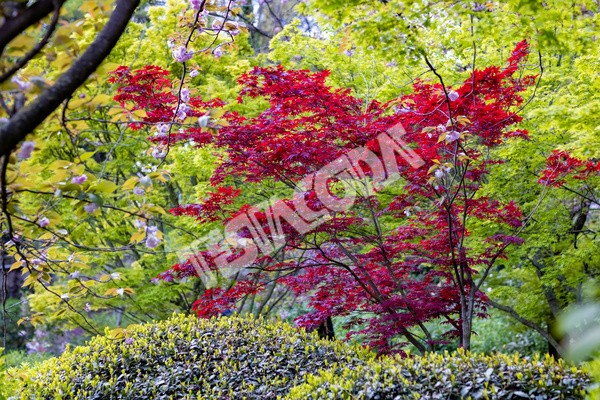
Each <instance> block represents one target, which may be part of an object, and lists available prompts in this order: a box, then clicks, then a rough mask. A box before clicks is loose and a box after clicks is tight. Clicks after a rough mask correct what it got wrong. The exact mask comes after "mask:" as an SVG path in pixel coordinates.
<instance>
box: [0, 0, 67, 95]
mask: <svg viewBox="0 0 600 400" xmlns="http://www.w3.org/2000/svg"><path fill="white" fill-rule="evenodd" d="M59 16H60V2H59V1H58V0H54V15H52V21H50V25H48V29H47V30H46V33H45V34H44V37H43V38H42V39H41V40H40V41H39V42H38V43H37V44H36V45H35V46H34V48H33V49H31V51H30V52H29V53H27V54H25V57H23V58H21V59H20V60H19V61H17V62H16V63H15V64H14V65H13V66H12V67H10V68H9V70H8V71H6V72H5V73H3V74H2V75H0V83H2V82H4V81H5V80H7V79H8V78H10V77H11V76H12V75H13V74H14V73H15V72H17V71H18V70H19V69H21V68H22V67H23V66H24V65H25V64H27V63H28V62H29V61H30V60H31V59H32V58H33V57H35V55H36V54H37V53H39V52H40V50H42V49H43V48H44V46H46V44H48V41H49V40H50V36H51V35H52V33H53V32H54V29H55V28H56V24H57V23H58V17H59Z"/></svg>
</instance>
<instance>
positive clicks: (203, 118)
mask: <svg viewBox="0 0 600 400" xmlns="http://www.w3.org/2000/svg"><path fill="white" fill-rule="evenodd" d="M208 121H210V115H208V114H206V115H203V116H201V117H199V118H198V125H200V126H201V127H203V128H206V125H208Z"/></svg>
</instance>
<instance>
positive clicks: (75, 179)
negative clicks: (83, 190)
mask: <svg viewBox="0 0 600 400" xmlns="http://www.w3.org/2000/svg"><path fill="white" fill-rule="evenodd" d="M85 181H87V176H86V175H81V176H75V177H73V178H72V179H71V182H73V183H76V184H78V185H81V184H82V183H83V182H85Z"/></svg>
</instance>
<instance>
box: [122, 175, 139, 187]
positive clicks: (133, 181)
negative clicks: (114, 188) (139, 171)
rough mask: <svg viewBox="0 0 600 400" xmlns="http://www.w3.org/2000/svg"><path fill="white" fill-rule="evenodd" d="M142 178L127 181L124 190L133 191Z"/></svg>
mask: <svg viewBox="0 0 600 400" xmlns="http://www.w3.org/2000/svg"><path fill="white" fill-rule="evenodd" d="M139 180H140V178H138V177H133V178H129V179H127V180H126V181H125V183H124V184H123V190H131V189H133V188H134V187H135V185H137V183H138V182H139Z"/></svg>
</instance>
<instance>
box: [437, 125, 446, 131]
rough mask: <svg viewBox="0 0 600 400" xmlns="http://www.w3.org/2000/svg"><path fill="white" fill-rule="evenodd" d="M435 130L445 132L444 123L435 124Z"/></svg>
mask: <svg viewBox="0 0 600 400" xmlns="http://www.w3.org/2000/svg"><path fill="white" fill-rule="evenodd" d="M437 130H438V131H439V132H446V127H445V126H444V124H439V125H438V126H437Z"/></svg>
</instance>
